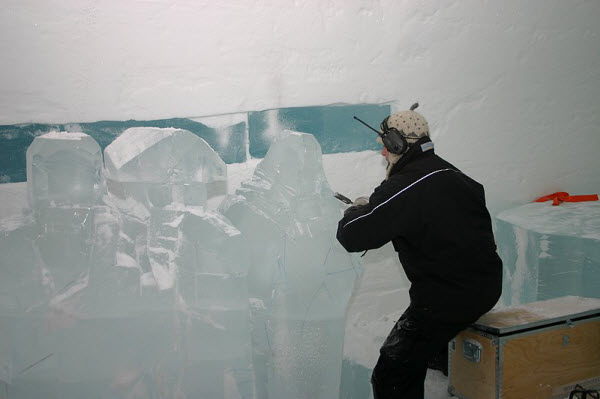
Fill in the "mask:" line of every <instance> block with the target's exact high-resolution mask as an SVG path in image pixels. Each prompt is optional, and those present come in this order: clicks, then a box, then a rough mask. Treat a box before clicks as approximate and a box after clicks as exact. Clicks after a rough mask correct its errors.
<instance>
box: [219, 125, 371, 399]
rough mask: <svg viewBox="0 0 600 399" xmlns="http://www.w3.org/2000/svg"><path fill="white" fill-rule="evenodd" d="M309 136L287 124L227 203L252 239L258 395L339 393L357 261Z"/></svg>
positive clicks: (247, 239) (249, 246)
mask: <svg viewBox="0 0 600 399" xmlns="http://www.w3.org/2000/svg"><path fill="white" fill-rule="evenodd" d="M341 209H342V207H341V205H340V203H339V202H338V201H337V200H336V199H334V197H333V193H332V191H331V189H330V188H329V184H328V182H327V179H326V178H325V174H324V172H323V167H322V161H321V149H320V146H319V144H318V142H317V141H316V139H315V138H314V137H313V136H312V135H310V134H304V133H297V132H291V131H287V132H285V133H283V134H281V135H280V137H278V139H277V140H275V141H274V143H273V144H272V145H271V147H270V148H269V151H268V153H267V155H266V156H265V158H264V160H263V161H262V162H261V163H259V164H258V166H257V167H256V171H255V173H254V176H253V177H252V179H251V180H250V181H249V182H244V183H242V187H241V188H240V189H239V190H238V191H237V192H236V195H235V196H231V197H228V198H227V199H226V200H225V201H224V203H223V204H222V206H221V208H220V210H221V211H222V212H223V213H224V214H225V216H227V217H228V218H229V219H230V220H231V221H232V222H233V224H234V225H235V226H236V227H237V228H238V229H240V231H241V232H242V234H244V237H245V244H246V246H247V253H248V254H249V261H250V269H249V272H248V281H249V283H248V290H249V295H250V301H251V306H252V340H253V361H254V370H255V378H256V393H257V397H258V398H267V397H268V398H286V399H293V398H309V397H310V398H337V397H338V396H339V385H340V376H341V363H342V345H343V341H344V324H345V323H344V320H345V312H346V307H347V304H348V301H349V299H350V296H351V293H352V290H353V287H354V282H355V280H356V278H357V277H358V276H359V275H360V273H361V265H360V262H359V260H358V258H356V257H354V256H352V255H350V254H348V253H347V252H346V251H345V250H344V249H343V248H342V247H341V246H340V245H339V243H338V242H337V240H336V238H335V232H336V228H337V222H338V220H339V219H340V217H341V215H342V210H341Z"/></svg>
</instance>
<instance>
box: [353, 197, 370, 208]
mask: <svg viewBox="0 0 600 399" xmlns="http://www.w3.org/2000/svg"><path fill="white" fill-rule="evenodd" d="M368 203H369V197H358V198H357V199H355V200H354V202H353V203H352V206H362V205H367V204H368Z"/></svg>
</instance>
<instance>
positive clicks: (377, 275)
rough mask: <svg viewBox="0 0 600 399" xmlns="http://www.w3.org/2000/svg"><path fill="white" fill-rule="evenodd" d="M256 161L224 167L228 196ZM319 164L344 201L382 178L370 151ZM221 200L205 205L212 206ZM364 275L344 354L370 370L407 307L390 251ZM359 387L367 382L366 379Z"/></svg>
mask: <svg viewBox="0 0 600 399" xmlns="http://www.w3.org/2000/svg"><path fill="white" fill-rule="evenodd" d="M259 161H260V160H251V161H249V162H246V163H243V164H232V165H228V192H229V193H233V192H235V189H236V188H238V187H239V186H240V184H241V182H242V181H244V180H247V179H249V178H250V177H251V176H252V173H253V172H254V168H255V167H256V165H257V164H258V162H259ZM323 166H324V169H325V173H326V175H327V178H328V180H329V183H330V185H331V187H332V189H333V190H334V191H339V192H341V193H343V194H345V195H346V196H348V197H350V198H356V197H358V196H361V195H369V194H370V193H371V191H372V190H373V188H374V187H376V186H377V185H378V184H379V183H380V182H381V180H382V179H383V178H384V168H385V164H384V162H383V159H382V157H381V156H380V155H379V154H378V153H377V152H374V151H365V152H359V153H345V154H332V155H324V156H323ZM26 190H27V185H26V183H10V184H0V219H5V218H7V217H11V216H16V215H19V214H21V213H22V211H23V209H24V208H25V207H26V204H27V194H26ZM222 199H223V197H217V198H213V199H211V200H210V201H209V204H208V206H209V207H210V208H216V207H217V206H218V204H219V203H220V201H221V200H222ZM364 260H365V272H364V274H363V277H362V279H361V281H360V282H359V284H358V286H357V287H356V290H355V293H354V295H353V298H352V300H351V303H350V306H349V309H348V313H347V324H346V339H345V343H344V356H345V358H346V359H348V360H350V361H352V362H353V363H356V364H359V365H361V366H364V367H366V368H368V369H371V368H372V367H373V366H374V365H375V363H376V361H377V357H378V353H379V347H380V346H381V344H382V343H383V341H384V339H385V337H386V336H387V334H388V332H389V331H390V330H391V328H392V326H393V325H394V323H395V321H396V320H397V319H398V317H399V316H400V314H401V313H402V312H403V311H404V309H405V308H406V307H407V306H408V301H409V299H408V288H409V283H408V281H407V279H406V276H405V275H404V273H403V272H402V270H401V266H400V264H399V262H398V258H397V256H396V254H395V252H394V250H393V248H392V247H391V245H386V246H384V247H383V248H381V249H378V250H375V251H370V252H368V253H367V255H366V256H365V258H364ZM364 384H369V382H368V381H367V380H366V381H364ZM447 385H448V379H447V378H446V377H445V376H444V375H443V374H441V373H439V372H437V371H429V372H428V374H427V379H426V383H425V392H426V398H427V399H442V398H448V397H450V396H449V395H448V393H447Z"/></svg>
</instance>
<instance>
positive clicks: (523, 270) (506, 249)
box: [496, 201, 600, 305]
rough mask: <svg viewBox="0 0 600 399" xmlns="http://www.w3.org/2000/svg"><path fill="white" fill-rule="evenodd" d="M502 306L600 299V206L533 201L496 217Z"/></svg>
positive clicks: (598, 204) (592, 203)
mask: <svg viewBox="0 0 600 399" xmlns="http://www.w3.org/2000/svg"><path fill="white" fill-rule="evenodd" d="M496 225H497V234H496V240H497V243H498V253H499V254H500V256H501V258H502V261H503V263H504V280H503V284H504V287H503V302H504V304H506V305H518V304H521V303H528V302H535V301H538V300H545V299H551V298H557V297H561V296H566V295H575V296H582V297H592V298H593V297H596V298H597V297H600V203H598V202H597V201H595V202H582V203H563V204H561V205H560V206H552V205H551V204H550V202H545V203H532V204H527V205H523V206H520V207H516V208H514V209H509V210H506V211H503V212H501V213H500V214H499V215H498V216H497V218H496Z"/></svg>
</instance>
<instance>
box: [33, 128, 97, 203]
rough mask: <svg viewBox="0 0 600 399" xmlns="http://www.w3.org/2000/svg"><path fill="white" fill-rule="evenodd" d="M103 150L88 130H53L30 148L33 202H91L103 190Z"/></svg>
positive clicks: (38, 138)
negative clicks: (71, 131)
mask: <svg viewBox="0 0 600 399" xmlns="http://www.w3.org/2000/svg"><path fill="white" fill-rule="evenodd" d="M101 172H102V152H101V150H100V146H99V145H98V143H96V141H95V140H94V139H93V138H91V137H90V136H88V135H87V134H84V133H67V132H60V133H59V132H51V133H47V134H44V135H42V136H39V137H36V138H35V140H33V143H32V144H31V145H30V146H29V148H28V149H27V188H28V194H29V205H30V206H31V207H32V208H34V209H37V208H39V207H48V206H91V205H94V204H97V203H98V200H99V199H100V196H101V194H102V180H101Z"/></svg>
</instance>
